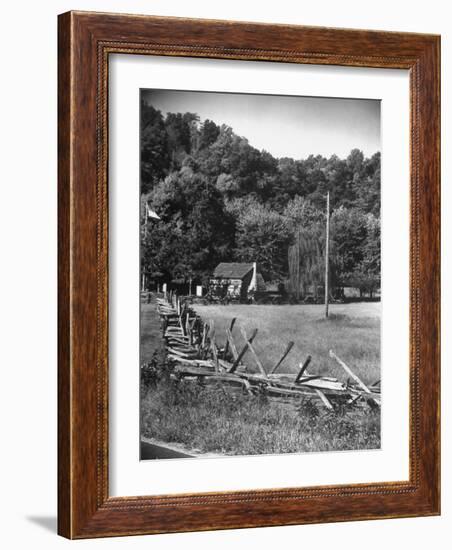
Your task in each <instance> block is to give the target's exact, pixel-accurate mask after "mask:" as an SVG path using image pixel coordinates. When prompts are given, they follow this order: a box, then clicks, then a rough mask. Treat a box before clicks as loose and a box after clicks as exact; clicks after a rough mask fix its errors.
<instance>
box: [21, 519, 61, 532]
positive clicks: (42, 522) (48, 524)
mask: <svg viewBox="0 0 452 550" xmlns="http://www.w3.org/2000/svg"><path fill="white" fill-rule="evenodd" d="M26 519H27V520H28V521H29V522H31V523H34V524H35V525H39V527H42V528H43V529H45V530H46V531H51V532H52V533H56V532H57V518H56V516H27V518H26Z"/></svg>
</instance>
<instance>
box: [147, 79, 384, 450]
mask: <svg viewBox="0 0 452 550" xmlns="http://www.w3.org/2000/svg"><path fill="white" fill-rule="evenodd" d="M380 170H381V143H380V101H378V100H374V99H349V98H325V97H299V96H282V95H263V94H240V93H224V92H202V91H183V90H158V89H141V90H140V204H139V205H137V210H138V209H139V211H140V235H139V238H140V280H139V281H137V293H139V294H140V365H139V366H140V390H139V391H140V457H141V460H148V459H172V458H203V457H205V458H207V457H227V456H234V455H272V454H285V453H307V452H333V451H365V450H369V449H379V448H380V446H381V429H380V417H381V399H382V395H381V374H380V370H381V369H380V344H381V343H380V318H381V243H380V204H381V201H380V198H381V197H380V195H381V193H380V179H381V172H380Z"/></svg>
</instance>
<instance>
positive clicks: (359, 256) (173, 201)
mask: <svg viewBox="0 0 452 550" xmlns="http://www.w3.org/2000/svg"><path fill="white" fill-rule="evenodd" d="M282 139H283V138H282ZM328 191H329V192H330V202H331V258H332V261H331V279H332V283H333V286H334V287H336V288H339V287H343V286H355V287H358V288H360V289H361V290H364V291H372V290H374V289H375V288H378V287H379V281H380V153H375V154H374V155H373V156H372V157H370V158H365V157H364V155H363V153H362V152H361V151H360V150H358V149H354V150H352V151H351V152H350V154H349V155H348V157H347V158H345V159H340V158H338V157H337V156H336V155H333V156H331V157H330V158H325V157H323V156H321V155H317V156H314V155H310V156H309V157H308V158H306V159H300V160H295V159H292V158H279V159H278V158H275V157H273V156H272V155H271V154H270V153H268V152H267V151H259V150H257V149H256V148H254V147H252V146H251V145H250V144H249V142H248V140H247V139H246V138H244V137H240V136H238V135H236V134H235V133H234V131H233V130H232V128H230V127H228V126H227V125H221V126H218V125H217V124H215V122H213V121H211V120H205V121H200V119H199V117H198V115H196V114H194V113H183V114H182V113H168V114H167V115H166V116H163V115H162V113H161V112H160V111H158V110H156V109H155V108H153V107H152V106H151V105H149V104H147V103H146V102H142V105H141V195H142V230H143V231H142V247H141V250H142V262H143V266H144V267H145V269H146V270H147V271H150V272H152V273H153V274H154V276H155V277H162V278H163V279H166V280H169V279H172V280H174V279H176V280H180V281H187V280H188V279H189V278H192V279H194V280H199V281H203V282H205V281H206V280H207V279H208V278H209V276H210V275H211V273H212V271H213V269H214V268H215V266H216V265H217V264H218V263H219V262H221V261H257V262H258V263H259V266H260V270H261V272H262V274H263V276H264V278H265V279H266V280H267V281H273V282H284V283H285V285H286V287H287V288H288V289H289V290H291V291H292V292H294V293H296V294H297V295H303V294H305V293H306V292H307V288H308V287H309V286H310V287H311V288H312V286H314V287H317V286H318V285H322V284H323V279H324V273H323V269H322V267H321V266H322V265H323V257H324V243H325V230H324V226H325V196H326V193H327V192H328ZM146 204H149V205H150V207H151V208H152V209H154V210H155V211H156V212H157V213H158V215H159V216H160V217H161V221H159V222H157V223H146V214H145V212H146Z"/></svg>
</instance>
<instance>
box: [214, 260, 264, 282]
mask: <svg viewBox="0 0 452 550" xmlns="http://www.w3.org/2000/svg"><path fill="white" fill-rule="evenodd" d="M252 269H254V264H246V263H226V262H222V263H221V264H218V265H217V267H216V268H215V270H214V272H213V276H214V277H221V278H222V279H243V277H245V276H246V275H247V274H248V273H249V272H250V271H251V270H252Z"/></svg>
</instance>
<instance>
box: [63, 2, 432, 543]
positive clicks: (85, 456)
mask: <svg viewBox="0 0 452 550" xmlns="http://www.w3.org/2000/svg"><path fill="white" fill-rule="evenodd" d="M58 45H59V65H58V68H59V107H58V113H59V133H58V136H59V137H58V147H59V149H58V152H59V161H58V172H59V175H58V186H59V191H58V192H59V203H58V204H59V248H58V254H59V256H58V265H59V277H58V286H59V290H58V292H59V317H58V331H59V332H58V336H59V348H58V360H59V370H58V373H59V384H58V396H59V417H58V418H59V433H58V439H59V445H58V449H59V477H58V481H59V483H58V487H59V508H58V516H59V520H58V526H59V527H58V530H59V533H60V534H61V535H63V536H65V537H68V538H85V537H100V536H113V535H127V534H144V533H161V532H177V531H194V530H208V529H229V528H240V527H257V526H264V525H289V524H300V523H314V522H325V521H348V520H360V519H370V518H387V517H408V516H419V515H433V514H438V513H439V501H440V497H439V491H440V489H439V487H440V484H439V475H440V474H439V468H440V465H439V464H440V463H439V445H440V443H439V361H440V358H439V322H440V319H439V314H440V305H439V299H440V294H439V267H440V266H439V261H440V260H439V246H440V237H439V208H440V196H439V179H440V174H439V170H440V162H439V151H440V147H439V85H440V84H439V56H440V54H439V48H440V39H439V37H438V36H432V35H422V34H410V33H389V32H375V31H358V30H343V29H327V28H313V27H298V26H291V25H263V24H256V23H235V22H225V21H207V20H194V19H179V18H162V17H148V16H134V15H118V14H97V13H84V12H70V13H66V14H63V15H61V16H60V17H59V42H58ZM112 53H131V54H146V55H171V56H191V57H210V58H217V59H222V58H223V59H242V60H254V61H255V60H258V61H259V60H267V61H274V62H290V63H315V64H334V65H347V66H365V67H384V68H404V69H409V70H410V102H411V185H410V189H411V226H410V293H411V294H410V295H411V298H410V480H409V481H408V482H392V483H380V484H363V485H350V486H331V487H311V488H309V487H301V488H292V489H275V490H261V491H257V490H256V491H246V492H245V491H236V492H227V493H209V494H194V495H163V496H148V497H127V496H124V497H121V498H119V497H116V498H112V497H109V495H108V391H107V389H108V200H107V197H108V170H107V160H108V124H107V121H108V104H107V99H108V98H107V90H108V56H109V55H110V54H112Z"/></svg>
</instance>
